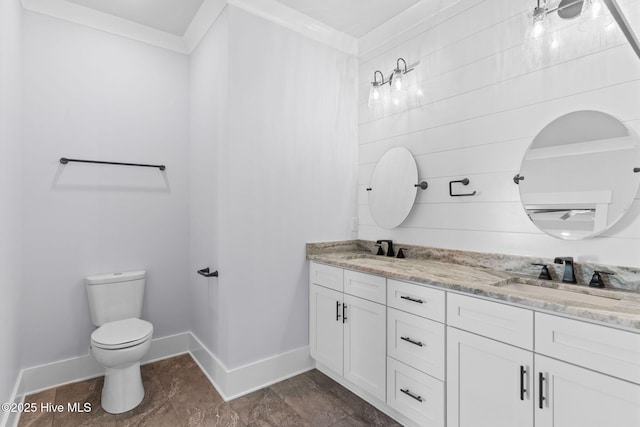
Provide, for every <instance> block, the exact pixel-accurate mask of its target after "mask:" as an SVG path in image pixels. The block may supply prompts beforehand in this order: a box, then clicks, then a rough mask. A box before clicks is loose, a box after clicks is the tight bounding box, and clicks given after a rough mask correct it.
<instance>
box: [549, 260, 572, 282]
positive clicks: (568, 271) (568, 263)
mask: <svg viewBox="0 0 640 427" xmlns="http://www.w3.org/2000/svg"><path fill="white" fill-rule="evenodd" d="M553 262H554V263H556V264H562V263H564V275H563V276H562V281H563V282H564V283H578V281H577V280H576V272H575V270H574V269H573V257H570V256H568V257H556V258H555V259H554V260H553Z"/></svg>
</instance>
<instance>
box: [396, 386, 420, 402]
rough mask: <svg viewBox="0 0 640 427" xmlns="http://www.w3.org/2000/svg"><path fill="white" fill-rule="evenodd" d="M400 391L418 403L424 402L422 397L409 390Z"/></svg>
mask: <svg viewBox="0 0 640 427" xmlns="http://www.w3.org/2000/svg"><path fill="white" fill-rule="evenodd" d="M400 391H401V392H403V393H404V394H406V395H407V396H409V397H410V398H412V399H415V400H417V401H418V402H424V399H423V398H422V397H421V396H416V395H415V394H413V393H411V392H410V391H409V389H406V390H405V389H403V388H401V389H400Z"/></svg>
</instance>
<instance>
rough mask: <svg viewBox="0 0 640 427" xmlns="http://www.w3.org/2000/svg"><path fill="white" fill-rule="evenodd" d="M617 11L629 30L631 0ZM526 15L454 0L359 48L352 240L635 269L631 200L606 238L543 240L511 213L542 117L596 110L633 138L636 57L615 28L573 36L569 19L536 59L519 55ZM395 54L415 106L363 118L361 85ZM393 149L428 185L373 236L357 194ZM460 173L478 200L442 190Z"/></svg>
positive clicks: (522, 7) (635, 3)
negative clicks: (409, 67)
mask: <svg viewBox="0 0 640 427" xmlns="http://www.w3.org/2000/svg"><path fill="white" fill-rule="evenodd" d="M621 3H622V4H623V5H624V10H625V11H626V12H627V14H628V18H629V20H630V21H631V22H632V24H633V26H634V27H635V28H637V29H638V28H640V25H638V24H640V0H627V1H621ZM528 10H529V9H528V6H527V2H526V1H514V0H461V1H459V2H456V3H455V4H453V5H449V6H448V8H446V9H443V10H442V11H441V12H439V13H438V14H437V15H434V16H431V17H425V19H424V20H423V21H422V22H421V23H420V24H418V25H415V26H413V27H411V28H410V29H408V30H407V31H406V32H404V33H403V34H401V35H399V36H395V37H393V38H390V39H389V40H388V41H387V42H385V43H384V44H382V45H378V46H377V47H375V48H371V49H369V48H368V45H367V44H366V40H365V42H364V43H361V50H363V49H362V46H363V45H366V46H367V51H366V52H362V53H361V54H360V58H359V177H358V179H359V181H358V183H359V187H358V195H359V217H360V231H359V238H361V239H367V240H376V239H380V238H391V239H393V240H395V241H398V242H402V243H408V244H417V245H424V246H435V247H442V248H453V249H463V250H471V251H480V252H499V253H509V254H516V255H529V256H540V257H548V258H550V257H553V256H560V255H562V256H574V257H576V258H577V259H578V260H583V261H587V260H588V261H593V262H599V263H605V264H615V265H627V266H634V267H640V215H639V214H640V198H637V199H636V201H635V203H634V205H633V206H632V208H631V211H630V212H629V213H628V214H627V215H626V216H625V218H623V220H622V221H620V222H619V223H618V224H617V225H615V226H614V227H613V228H612V229H611V230H609V231H608V232H607V233H606V234H605V235H603V236H601V237H597V238H593V239H588V240H584V241H561V240H558V239H555V238H552V237H549V236H547V235H546V234H544V233H542V232H540V231H539V230H538V229H537V228H536V227H535V226H534V225H533V224H532V223H531V222H530V221H529V219H528V218H527V216H526V214H525V213H524V210H523V209H522V206H521V204H520V198H519V193H518V187H517V186H516V185H515V184H514V183H513V181H512V178H513V176H514V175H515V174H517V173H518V172H519V169H520V163H521V161H522V157H523V155H524V153H525V151H526V149H527V147H528V145H529V144H530V143H531V141H532V140H533V138H534V137H535V135H536V134H537V132H538V131H540V130H541V129H542V128H543V127H544V126H545V125H546V124H547V123H549V122H550V121H552V120H553V119H555V118H557V117H559V116H561V115H563V114H566V113H568V112H571V111H576V110H585V109H593V110H600V111H603V112H606V113H609V114H612V115H613V116H615V117H617V118H619V119H620V120H622V121H623V122H625V123H626V124H627V126H629V127H630V128H632V129H634V130H635V131H636V133H638V134H640V59H638V58H637V57H636V56H635V54H634V53H633V51H632V50H631V48H630V47H629V45H628V44H627V42H626V40H625V39H624V37H623V36H622V34H621V32H620V31H619V29H618V28H617V27H615V26H614V27H613V29H611V30H609V31H605V32H602V33H599V34H589V33H584V32H580V31H578V30H577V20H574V21H564V22H560V21H559V20H558V19H557V18H555V19H554V21H553V24H554V28H556V29H557V37H558V39H559V40H560V42H561V44H560V47H559V49H558V50H557V51H555V52H553V53H550V54H549V55H547V56H546V57H545V58H543V59H542V60H541V61H539V62H535V61H531V60H530V59H528V58H529V57H528V56H527V52H525V51H524V50H523V49H522V48H521V44H522V38H523V34H524V32H525V29H526V24H527V13H528ZM385 30H388V28H385ZM374 38H375V37H373V36H370V37H369V39H374ZM398 57H403V58H405V59H406V60H407V62H409V63H413V62H416V61H420V66H419V67H418V69H417V70H416V71H415V73H416V78H417V80H418V81H419V82H421V83H420V84H421V85H422V87H423V89H424V92H425V101H424V105H422V106H421V107H419V108H414V109H411V110H409V111H406V112H403V113H396V114H393V115H387V116H385V117H382V118H379V119H374V118H373V116H372V115H371V114H370V112H369V110H368V107H367V97H368V90H369V82H370V81H371V79H372V77H373V72H374V71H375V70H377V69H379V70H382V71H383V72H384V73H385V75H386V74H387V73H388V72H389V71H391V69H392V68H393V67H394V65H395V61H396V59H397V58H398ZM396 146H404V147H406V148H408V149H409V150H410V151H411V152H412V153H413V155H414V156H415V158H416V161H417V163H418V170H419V174H420V177H421V178H424V179H427V180H428V182H429V188H428V189H427V190H426V191H419V194H418V198H417V201H416V204H415V206H414V208H413V210H412V212H411V214H410V215H409V217H408V218H407V219H406V220H405V222H404V223H403V224H402V225H401V226H400V227H398V228H396V229H394V230H384V229H381V228H380V227H378V226H376V224H375V222H374V221H373V219H372V217H371V214H370V211H369V206H368V201H367V192H366V188H367V186H368V183H369V180H370V177H371V173H372V172H373V168H374V166H375V164H376V162H377V160H378V159H379V158H380V156H382V154H383V153H384V152H385V151H386V150H388V149H389V148H391V147H396ZM639 166H640V165H639ZM464 177H468V178H469V179H470V180H471V183H470V185H469V186H467V187H463V188H461V190H462V191H465V192H466V191H467V190H468V191H473V190H476V191H477V195H476V196H474V197H462V198H452V197H449V194H448V182H449V181H450V180H454V179H461V178H464Z"/></svg>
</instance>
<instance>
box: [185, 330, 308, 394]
mask: <svg viewBox="0 0 640 427" xmlns="http://www.w3.org/2000/svg"><path fill="white" fill-rule="evenodd" d="M192 338H193V341H192V345H191V348H190V352H191V355H192V356H193V358H194V360H195V361H196V362H197V363H198V365H200V368H201V369H202V370H203V371H204V373H205V374H206V375H207V376H208V377H209V380H210V381H211V383H212V384H213V385H214V386H215V388H216V390H218V393H220V396H222V398H223V399H224V400H225V401H229V400H233V399H236V398H238V397H240V396H244V395H245V394H249V393H251V392H253V391H255V390H259V389H261V388H264V387H267V386H269V385H271V384H275V383H277V382H280V381H283V380H286V379H287V378H290V377H293V376H296V375H298V374H301V373H303V372H306V371H309V370H311V369H313V368H314V367H315V362H314V360H313V359H311V356H310V355H309V346H305V347H301V348H298V349H295V350H291V351H288V352H286V353H281V354H278V355H275V356H272V357H269V358H266V359H262V360H258V361H256V362H253V363H249V364H247V365H244V366H240V367H238V368H234V369H228V368H227V367H226V366H224V364H223V363H222V362H221V361H220V360H218V358H216V357H215V356H214V355H213V354H212V353H211V352H210V351H209V350H208V349H207V348H206V347H205V346H204V345H203V344H202V343H201V342H200V340H198V338H197V337H195V336H193V335H192Z"/></svg>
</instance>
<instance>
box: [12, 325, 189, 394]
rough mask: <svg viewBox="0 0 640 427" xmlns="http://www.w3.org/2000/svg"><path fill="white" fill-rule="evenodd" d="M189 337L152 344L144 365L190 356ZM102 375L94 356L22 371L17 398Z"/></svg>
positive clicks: (183, 334) (175, 337)
mask: <svg viewBox="0 0 640 427" xmlns="http://www.w3.org/2000/svg"><path fill="white" fill-rule="evenodd" d="M190 335H191V334H190V333H189V332H183V333H181V334H177V335H171V336H168V337H162V338H156V339H154V340H152V341H151V349H150V350H149V353H147V355H146V356H145V357H144V358H143V359H142V361H141V363H142V364H146V363H149V362H153V361H156V360H160V359H166V358H167V357H172V356H176V355H178V354H183V353H186V352H188V351H189V349H188V347H187V345H188V343H189V336H190ZM101 375H104V367H103V366H102V365H100V364H99V363H98V362H97V361H96V359H95V357H93V355H92V354H87V355H85V356H80V357H74V358H71V359H66V360H61V361H58V362H53V363H48V364H46V365H41V366H35V367H33V368H27V369H23V370H22V381H21V383H20V386H19V388H18V395H22V396H24V395H27V394H32V393H36V392H38V391H41V390H46V389H48V388H51V387H57V386H60V385H63V384H68V383H73V382H78V381H84V380H88V379H90V378H95V377H99V376H101Z"/></svg>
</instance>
